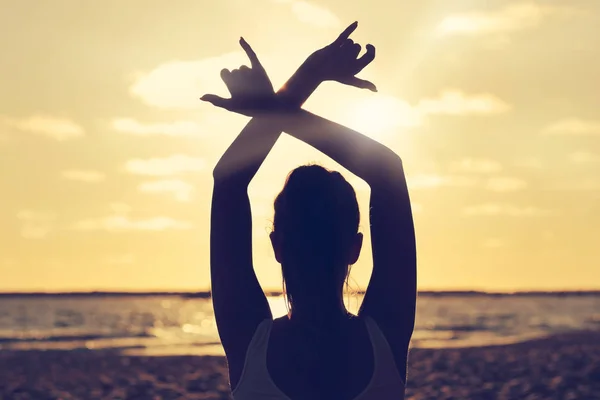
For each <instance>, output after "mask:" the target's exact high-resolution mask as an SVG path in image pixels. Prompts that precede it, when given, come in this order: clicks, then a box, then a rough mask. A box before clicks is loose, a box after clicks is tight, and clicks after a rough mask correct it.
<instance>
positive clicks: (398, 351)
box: [202, 23, 416, 400]
mask: <svg viewBox="0 0 600 400" xmlns="http://www.w3.org/2000/svg"><path fill="white" fill-rule="evenodd" d="M356 27H357V23H354V24H352V25H350V26H349V27H348V28H347V29H346V30H345V31H344V32H343V33H342V34H341V35H340V36H339V37H338V38H337V39H336V40H335V41H334V42H333V43H331V44H330V45H328V46H326V47H325V48H323V49H320V50H318V51H316V52H315V53H313V54H312V55H311V56H310V57H309V58H308V59H307V60H306V61H305V62H304V64H303V65H302V66H301V67H300V68H299V70H298V71H297V72H296V73H295V74H294V76H293V77H292V78H291V79H290V80H289V81H288V83H287V84H286V85H285V86H284V87H283V88H282V89H281V90H280V91H279V92H278V93H274V91H273V87H272V85H271V82H270V80H269V78H268V76H267V74H266V72H265V70H264V68H263V67H262V65H261V64H260V62H259V61H258V58H257V57H256V54H255V53H254V51H253V50H252V49H251V48H250V46H249V45H248V44H247V43H246V42H245V41H244V39H241V40H240V44H241V45H242V47H243V48H244V50H245V51H246V53H247V54H248V56H249V58H250V61H251V68H249V67H246V66H242V67H240V68H239V69H238V70H233V71H228V70H226V69H225V70H223V71H222V72H221V77H222V79H223V81H224V82H225V84H226V85H227V87H228V89H229V91H230V93H231V98H230V99H224V98H221V97H218V96H216V95H211V94H209V95H205V96H203V97H202V100H205V101H208V102H210V103H212V104H214V105H216V106H218V107H222V108H225V109H227V110H230V111H233V112H237V113H240V114H244V115H248V116H252V117H253V118H252V120H251V121H250V122H249V123H248V125H246V127H245V128H244V129H243V130H242V132H241V133H240V134H239V136H238V137H237V138H236V139H235V141H234V142H233V143H232V144H231V146H230V147H229V148H228V149H227V151H226V152H225V154H224V155H223V157H222V158H221V159H220V161H219V162H218V164H217V166H216V167H215V169H214V191H213V200H212V215H211V238H210V240H211V249H210V251H211V279H212V295H213V305H214V311H215V317H216V321H217V326H218V330H219V335H220V337H221V341H222V343H223V347H224V349H225V353H226V355H227V360H228V364H229V376H230V383H231V387H232V389H233V397H234V399H236V400H262V399H271V400H289V399H291V400H300V399H332V400H333V399H335V400H350V399H356V400H359V399H360V400H365V399H377V400H388V399H394V400H397V399H402V398H404V385H405V379H406V362H407V352H408V346H409V342H410V338H411V335H412V332H413V328H414V318H415V302H416V252H415V235H414V227H413V220H412V213H411V208H410V200H409V196H408V189H407V186H406V180H405V176H404V171H403V167H402V161H401V160H400V158H399V157H398V156H397V155H396V154H395V153H394V152H392V151H391V150H390V149H388V148H387V147H385V146H383V145H381V144H380V143H378V142H376V141H374V140H372V139H370V138H368V137H366V136H363V135H361V134H360V133H358V132H355V131H353V130H351V129H348V128H346V127H343V126H341V125H338V124H336V123H333V122H331V121H328V120H326V119H323V118H320V117H318V116H316V115H314V114H311V113H309V112H307V111H304V110H302V109H301V105H302V103H303V102H304V101H305V100H306V99H307V98H308V96H309V95H310V94H311V93H312V92H313V91H314V90H315V89H316V88H317V87H318V85H319V84H320V83H321V82H323V81H326V80H334V81H338V82H341V83H344V84H348V85H352V86H356V87H361V88H366V89H371V90H373V91H376V89H375V86H374V85H373V84H372V83H370V82H368V81H364V80H362V79H359V78H357V77H356V76H355V75H356V74H357V73H358V72H360V71H361V70H362V69H363V68H364V67H365V66H366V65H367V64H369V63H370V62H371V61H372V60H373V59H374V57H375V48H374V47H373V46H371V45H367V51H366V53H365V54H364V55H363V56H362V57H358V55H359V53H360V50H361V47H360V45H358V44H356V43H354V42H353V41H352V40H350V39H349V38H348V37H349V35H350V34H351V33H352V31H354V30H355V29H356ZM282 131H285V132H287V133H288V134H290V135H292V136H293V137H295V138H297V139H299V140H302V141H304V142H305V143H308V144H309V145H311V146H313V147H314V148H316V149H317V150H320V151H321V152H323V153H325V154H326V155H328V156H329V157H331V158H332V159H333V160H335V161H337V162H338V163H339V164H341V165H343V166H344V167H345V168H347V169H348V170H350V171H351V172H352V173H354V174H356V175H357V176H359V177H360V178H362V179H363V180H365V181H366V182H367V183H368V184H369V186H370V188H371V198H370V207H369V209H370V225H371V238H372V239H371V240H372V250H373V273H372V276H371V280H370V282H369V286H368V288H367V291H366V294H365V297H364V300H363V303H362V305H361V307H360V311H359V313H358V316H355V315H352V314H350V313H349V312H348V311H347V310H346V308H345V307H344V303H343V301H342V292H343V286H344V282H345V280H346V278H347V276H348V272H349V266H350V265H352V264H354V263H355V262H356V260H357V259H358V256H359V253H360V249H361V245H362V238H363V237H362V234H361V233H359V232H358V224H359V209H358V204H357V201H356V195H355V192H354V189H353V188H352V186H351V185H350V184H349V183H348V182H347V181H346V180H345V179H344V178H343V177H342V175H341V174H339V173H338V172H333V171H329V170H326V169H325V168H322V167H320V166H316V165H310V166H302V167H299V168H296V169H295V170H293V171H292V172H291V173H290V175H289V176H288V179H287V181H286V183H285V186H284V188H283V190H282V191H281V193H280V194H279V195H278V196H277V198H276V199H275V207H274V208H275V216H274V224H273V225H274V226H273V232H272V233H271V236H270V237H271V242H272V244H273V249H274V251H275V257H276V259H277V261H278V262H279V263H280V264H281V270H282V274H283V278H284V283H285V292H286V296H287V299H288V306H289V313H288V315H286V316H284V317H281V318H278V319H275V320H273V317H272V314H271V310H270V308H269V304H268V303H267V298H266V296H265V294H264V293H263V290H262V289H261V287H260V285H259V283H258V280H257V278H256V275H255V273H254V269H253V265H252V226H251V225H252V220H251V212H250V201H249V198H248V193H247V189H248V185H249V184H250V181H251V180H252V178H253V177H254V175H255V174H256V172H257V170H258V168H259V167H260V165H261V164H262V162H263V161H264V159H265V158H266V157H267V155H268V153H269V151H270V150H271V149H272V147H273V146H274V145H275V142H276V141H277V138H278V137H279V135H280V134H281V132H282Z"/></svg>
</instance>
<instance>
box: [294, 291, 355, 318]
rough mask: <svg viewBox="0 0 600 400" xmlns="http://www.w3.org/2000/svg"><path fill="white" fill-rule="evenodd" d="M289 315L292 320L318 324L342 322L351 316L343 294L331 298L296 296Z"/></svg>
mask: <svg viewBox="0 0 600 400" xmlns="http://www.w3.org/2000/svg"><path fill="white" fill-rule="evenodd" d="M288 315H289V318H290V320H292V321H296V322H301V323H309V324H318V325H329V324H332V323H336V322H340V321H343V320H347V319H348V317H349V316H350V314H349V313H348V311H347V310H346V307H345V305H344V302H343V300H342V296H341V294H340V295H339V296H335V297H332V298H329V299H325V298H320V297H317V296H307V297H306V298H300V299H298V298H294V304H293V306H292V309H291V310H290V313H289V314H288Z"/></svg>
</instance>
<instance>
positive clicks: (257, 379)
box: [233, 319, 273, 394]
mask: <svg viewBox="0 0 600 400" xmlns="http://www.w3.org/2000/svg"><path fill="white" fill-rule="evenodd" d="M272 326H273V320H271V319H265V320H263V321H262V322H261V323H259V324H258V326H257V327H256V331H254V336H252V340H250V344H249V345H248V349H247V350H246V359H245V361H244V367H243V369H242V375H241V376H240V379H239V382H238V384H237V386H236V388H235V389H234V390H233V394H235V393H236V392H237V391H238V389H239V388H241V387H244V382H245V381H248V382H252V383H253V385H256V384H258V385H268V384H269V383H270V377H269V371H268V369H267V349H268V344H269V336H270V334H271V328H272Z"/></svg>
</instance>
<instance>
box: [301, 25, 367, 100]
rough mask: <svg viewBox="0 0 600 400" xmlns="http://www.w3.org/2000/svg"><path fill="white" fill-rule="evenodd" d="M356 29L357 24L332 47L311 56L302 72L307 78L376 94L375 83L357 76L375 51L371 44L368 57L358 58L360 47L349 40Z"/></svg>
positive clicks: (365, 55)
mask: <svg viewBox="0 0 600 400" xmlns="http://www.w3.org/2000/svg"><path fill="white" fill-rule="evenodd" d="M357 27H358V22H354V23H352V24H351V25H350V26H348V27H347V28H346V29H345V30H344V31H343V32H342V33H341V34H340V36H338V38H337V39H336V40H334V41H333V42H332V43H331V44H329V45H327V46H325V47H323V48H322V49H319V50H317V51H315V52H314V53H313V54H311V55H310V56H309V57H308V58H307V59H306V61H304V63H303V64H302V66H301V67H300V69H299V72H301V73H303V74H307V75H308V76H309V77H310V78H311V79H315V80H317V81H318V82H319V83H320V82H324V81H337V82H340V83H343V84H345V85H350V86H355V87H358V88H361V89H369V90H371V91H373V92H376V91H377V88H376V87H375V85H374V84H373V83H372V82H370V81H367V80H364V79H360V78H357V77H356V74H358V73H359V72H360V71H362V70H363V69H364V68H365V67H366V66H367V65H369V64H370V63H371V61H373V59H375V47H374V46H373V45H371V44H368V45H367V46H366V49H367V51H366V52H365V54H363V55H362V56H361V57H358V55H359V54H360V50H361V46H360V45H359V44H358V43H354V41H352V39H350V38H349V37H350V34H351V33H352V32H354V31H355V30H356V28H357Z"/></svg>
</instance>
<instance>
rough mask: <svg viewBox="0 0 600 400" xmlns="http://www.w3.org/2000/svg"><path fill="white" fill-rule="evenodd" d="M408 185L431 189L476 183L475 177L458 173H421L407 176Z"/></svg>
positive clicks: (413, 187)
mask: <svg viewBox="0 0 600 400" xmlns="http://www.w3.org/2000/svg"><path fill="white" fill-rule="evenodd" d="M407 181H408V186H409V187H410V188H411V189H433V188H438V187H470V186H475V185H476V184H477V179H475V178H471V177H468V176H460V175H446V176H444V175H436V174H421V175H414V176H409V177H408V179H407Z"/></svg>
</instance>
